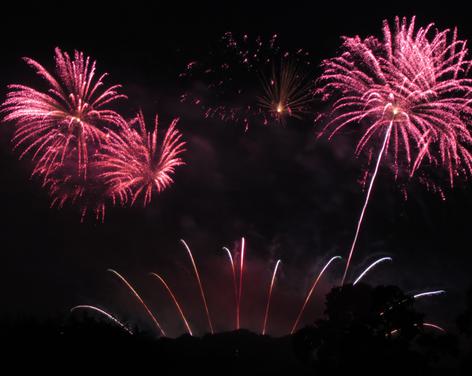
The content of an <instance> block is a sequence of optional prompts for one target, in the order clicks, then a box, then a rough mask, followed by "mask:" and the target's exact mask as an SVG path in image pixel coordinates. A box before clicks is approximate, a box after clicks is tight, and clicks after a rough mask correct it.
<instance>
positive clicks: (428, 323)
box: [423, 322, 447, 333]
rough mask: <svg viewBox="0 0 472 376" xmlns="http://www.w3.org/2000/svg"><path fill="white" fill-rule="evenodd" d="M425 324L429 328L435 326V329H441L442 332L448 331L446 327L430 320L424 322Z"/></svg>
mask: <svg viewBox="0 0 472 376" xmlns="http://www.w3.org/2000/svg"><path fill="white" fill-rule="evenodd" d="M423 326H426V327H427V328H433V329H436V330H439V331H440V332H443V333H446V332H447V331H446V329H444V328H442V327H440V326H439V325H436V324H432V323H430V322H424V323H423Z"/></svg>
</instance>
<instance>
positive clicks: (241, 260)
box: [236, 237, 246, 329]
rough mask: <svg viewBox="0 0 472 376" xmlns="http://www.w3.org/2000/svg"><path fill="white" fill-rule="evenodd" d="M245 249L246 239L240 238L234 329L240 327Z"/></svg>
mask: <svg viewBox="0 0 472 376" xmlns="http://www.w3.org/2000/svg"><path fill="white" fill-rule="evenodd" d="M245 249H246V239H244V237H242V238H241V254H240V256H239V291H238V305H237V306H236V329H239V328H240V327H241V321H240V314H241V297H242V294H243V272H244V252H245Z"/></svg>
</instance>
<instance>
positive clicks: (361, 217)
mask: <svg viewBox="0 0 472 376" xmlns="http://www.w3.org/2000/svg"><path fill="white" fill-rule="evenodd" d="M393 121H394V119H392V120H391V121H390V124H389V126H388V128H387V131H386V132H385V137H384V140H383V144H382V147H381V149H380V152H379V156H378V157H377V163H376V164H375V169H374V173H373V174H372V178H371V179H370V183H369V188H368V189H367V195H366V197H365V202H364V206H363V207H362V211H361V215H360V216H359V221H358V222H357V228H356V233H355V235H354V240H353V242H352V245H351V250H350V251H349V256H348V259H347V263H346V268H345V269H344V275H343V279H342V282H341V284H342V285H344V282H345V281H346V276H347V272H348V270H349V265H350V264H351V259H352V254H353V253H354V249H355V247H356V243H357V238H358V237H359V231H360V229H361V225H362V222H363V220H364V214H365V211H366V209H367V205H368V204H369V199H370V194H371V193H372V188H373V186H374V182H375V178H376V177H377V173H378V171H379V167H380V162H381V160H382V156H383V154H384V152H385V148H386V146H387V142H388V139H389V137H390V132H391V130H392V126H393Z"/></svg>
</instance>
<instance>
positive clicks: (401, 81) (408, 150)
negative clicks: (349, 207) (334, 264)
mask: <svg viewBox="0 0 472 376" xmlns="http://www.w3.org/2000/svg"><path fill="white" fill-rule="evenodd" d="M383 34H384V37H383V40H379V39H377V38H376V37H373V36H370V37H368V38H366V39H361V38H360V37H358V36H356V37H354V38H348V37H345V38H344V43H343V45H342V53H341V54H340V55H339V56H337V57H335V58H332V59H328V60H325V61H324V62H323V64H322V68H323V74H322V76H321V77H320V84H321V88H320V89H319V93H321V94H322V97H323V99H324V100H327V99H329V98H330V97H331V96H333V94H334V95H335V96H337V98H336V100H335V101H334V103H333V105H332V108H331V111H330V116H331V120H330V121H329V122H328V124H327V125H326V127H325V128H324V131H323V132H322V133H325V132H328V130H329V138H331V137H332V136H334V135H335V134H336V133H337V132H339V131H340V130H342V129H344V128H346V127H350V126H354V127H356V128H358V129H361V132H362V135H361V137H360V140H359V142H358V143H357V148H356V154H359V153H361V152H362V151H363V150H367V151H368V152H369V153H371V152H372V150H373V149H378V148H379V147H378V140H379V138H380V139H381V140H383V141H382V143H381V145H382V146H381V148H380V151H379V154H378V157H377V161H376V165H375V169H374V172H373V174H372V177H371V181H370V183H369V187H368V191H367V195H366V199H365V202H364V206H363V208H362V211H361V214H360V218H359V221H358V224H357V229H356V234H355V236H354V240H353V243H352V246H351V250H350V252H349V257H348V262H347V264H346V269H345V272H344V275H343V283H344V281H345V279H346V276H347V271H348V268H349V265H350V262H351V258H352V255H353V252H354V249H355V245H356V241H357V237H358V235H359V230H360V227H361V224H362V221H363V218H364V214H365V210H366V208H367V204H368V202H369V198H370V194H371V192H372V188H373V184H374V181H375V178H376V176H377V172H378V169H379V166H380V162H381V159H382V158H383V156H384V155H385V158H386V157H387V156H391V158H392V160H393V161H392V166H393V168H394V171H395V176H398V175H399V174H400V173H405V172H407V176H408V177H409V178H411V177H413V175H414V174H415V173H416V172H417V171H418V169H419V168H420V167H421V165H422V164H424V163H425V161H428V162H429V164H430V165H431V166H433V167H436V166H442V167H444V168H445V170H446V171H447V173H448V175H449V180H450V184H451V186H453V183H454V178H455V177H457V176H459V175H463V176H466V177H468V176H470V174H471V173H472V154H471V153H470V151H469V149H470V147H471V146H472V136H471V134H470V129H469V128H468V126H467V123H468V121H469V120H470V118H471V116H472V99H471V94H472V80H471V79H468V78H467V76H468V73H469V69H470V66H471V64H472V62H471V61H470V60H468V58H467V48H466V42H465V41H462V40H459V39H457V30H454V32H453V33H452V36H451V33H450V31H449V30H444V31H438V30H435V31H434V24H429V25H428V26H427V27H424V28H423V27H420V28H418V29H417V30H416V31H415V18H414V17H413V18H412V19H411V21H410V22H408V21H407V20H406V18H403V19H402V20H401V21H400V19H399V18H398V17H397V18H396V19H395V26H394V30H393V32H392V31H391V29H390V26H389V24H388V22H387V21H384V27H383ZM366 122H367V124H366ZM333 127H334V129H332V128H333Z"/></svg>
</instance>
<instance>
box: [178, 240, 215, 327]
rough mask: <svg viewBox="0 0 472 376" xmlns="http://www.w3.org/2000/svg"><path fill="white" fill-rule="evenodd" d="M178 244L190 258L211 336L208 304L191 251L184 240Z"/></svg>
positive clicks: (211, 325)
mask: <svg viewBox="0 0 472 376" xmlns="http://www.w3.org/2000/svg"><path fill="white" fill-rule="evenodd" d="M180 242H181V243H182V244H183V245H184V247H185V249H186V250H187V253H188V255H189V256H190V260H191V261H192V266H193V270H194V271H195V277H196V278H197V282H198V287H199V288H200V295H201V296H202V300H203V305H204V307H205V312H206V316H207V320H208V326H209V327H210V332H211V334H213V333H214V331H213V324H212V323H211V318H210V311H209V310H208V304H207V300H206V296H205V291H204V290H203V285H202V281H201V279H200V273H199V272H198V268H197V264H195V260H194V258H193V255H192V251H191V250H190V247H189V246H188V245H187V243H186V242H185V240H183V239H180Z"/></svg>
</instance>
